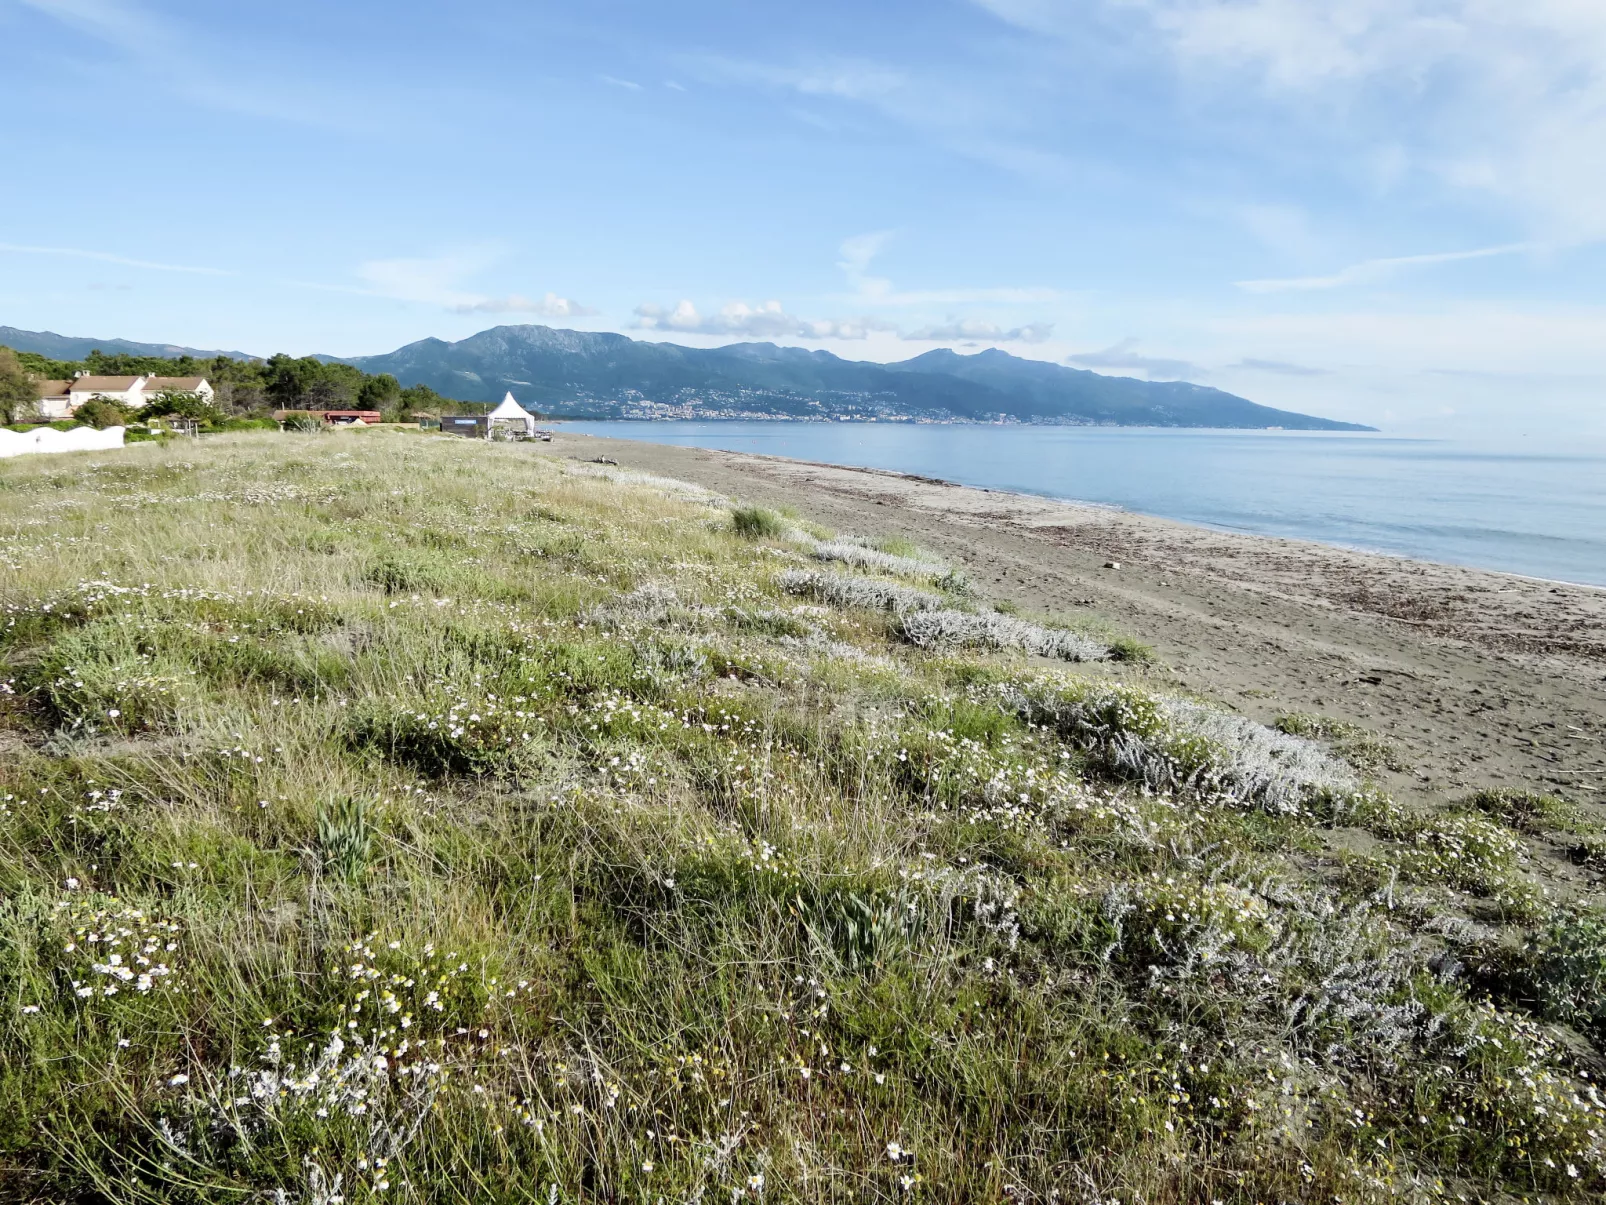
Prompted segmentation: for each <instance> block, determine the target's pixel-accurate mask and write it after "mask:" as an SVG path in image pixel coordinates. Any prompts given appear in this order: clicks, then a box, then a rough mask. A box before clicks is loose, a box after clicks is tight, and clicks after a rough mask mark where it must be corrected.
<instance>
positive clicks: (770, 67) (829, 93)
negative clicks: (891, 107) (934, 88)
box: [690, 55, 908, 101]
mask: <svg viewBox="0 0 1606 1205" xmlns="http://www.w3.org/2000/svg"><path fill="white" fill-rule="evenodd" d="M690 66H692V67H693V68H694V69H695V70H697V71H698V73H699V74H701V75H703V76H705V77H707V78H711V79H714V80H720V81H724V82H728V83H737V84H752V85H758V86H761V87H767V88H775V89H783V90H787V91H792V92H800V93H802V94H803V95H804V96H817V97H835V98H837V99H839V100H852V101H873V100H881V99H883V98H885V97H887V96H889V95H891V94H892V93H894V92H897V91H898V90H899V89H901V88H903V87H905V86H906V85H907V83H908V76H907V75H906V73H905V72H903V71H901V70H899V69H898V68H896V67H890V66H887V65H886V64H884V63H878V62H874V61H872V60H869V59H854V58H834V59H824V60H820V61H818V62H814V63H810V64H806V65H801V66H786V65H782V64H776V63H760V62H751V61H748V60H743V59H732V58H725V57H723V56H719V55H707V56H704V57H702V58H700V59H697V60H695V61H694V62H692V63H691V64H690Z"/></svg>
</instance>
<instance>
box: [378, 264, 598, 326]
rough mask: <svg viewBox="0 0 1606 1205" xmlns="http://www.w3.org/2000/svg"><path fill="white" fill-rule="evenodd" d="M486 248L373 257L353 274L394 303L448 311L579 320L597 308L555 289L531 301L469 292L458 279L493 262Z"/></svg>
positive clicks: (516, 296)
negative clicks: (409, 303)
mask: <svg viewBox="0 0 1606 1205" xmlns="http://www.w3.org/2000/svg"><path fill="white" fill-rule="evenodd" d="M496 259H497V255H496V253H495V252H494V251H491V250H488V249H486V248H470V249H466V250H459V251H452V252H447V253H446V254H444V255H435V256H423V257H417V258H403V259H374V260H369V261H368V262H367V263H364V264H362V265H360V266H359V267H358V269H357V275H358V276H359V277H361V278H362V279H363V280H364V281H366V282H367V283H368V285H369V288H370V290H371V291H372V292H374V293H376V294H378V295H379V296H381V297H392V298H395V299H396V300H398V301H417V302H422V303H425V304H428V305H438V306H440V307H441V308H442V309H445V310H448V311H450V312H451V313H454V314H538V315H540V316H541V317H544V318H584V317H590V316H591V315H594V314H595V313H596V312H597V311H596V310H594V309H591V308H590V307H589V306H584V305H581V304H580V303H579V302H577V301H573V300H571V299H569V298H567V297H560V296H558V295H557V294H556V293H548V294H547V295H546V296H545V297H541V298H536V299H531V298H529V297H524V296H521V295H520V294H517V293H513V294H510V295H507V296H503V297H492V296H489V295H487V294H484V293H475V292H470V291H469V290H467V289H465V288H464V287H463V281H464V280H465V279H467V278H469V277H472V276H474V275H475V274H476V273H479V272H482V271H484V270H485V269H486V268H488V267H490V266H491V265H492V264H493V263H495V262H496Z"/></svg>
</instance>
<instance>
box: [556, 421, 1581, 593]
mask: <svg viewBox="0 0 1606 1205" xmlns="http://www.w3.org/2000/svg"><path fill="white" fill-rule="evenodd" d="M549 421H551V422H553V423H558V422H561V423H562V426H563V428H564V429H566V430H571V431H576V432H579V433H582V434H591V435H601V436H609V437H613V438H621V439H634V440H640V441H644V442H649V443H663V444H674V445H679V446H687V447H703V448H709V449H718V450H724V451H732V452H747V453H752V454H757V455H769V456H781V457H786V458H789V459H795V460H808V461H818V462H820V463H825V464H833V465H843V466H848V467H862V468H872V469H880V470H886V471H891V472H903V473H912V474H915V475H918V476H925V477H936V478H940V479H942V480H945V481H952V482H954V483H955V484H958V485H965V486H971V487H975V488H981V489H990V490H999V491H1004V492H1012V493H1021V494H1030V495H1035V496H1038V497H1046V498H1052V499H1055V500H1058V501H1063V502H1067V503H1074V504H1081V505H1091V506H1100V507H1108V508H1111V509H1115V510H1121V511H1128V512H1132V513H1136V514H1145V515H1151V516H1154V517H1156V518H1163V519H1169V520H1173V521H1177V522H1183V523H1191V524H1195V525H1198V526H1201V527H1205V528H1210V529H1213V530H1218V531H1224V532H1235V533H1239V534H1251V535H1264V536H1273V537H1282V538H1288V539H1295V540H1307V541H1311V542H1315V543H1320V544H1327V545H1331V546H1336V547H1341V548H1348V549H1352V550H1356V551H1362V552H1370V553H1377V554H1381V555H1386V556H1397V557H1404V558H1408V559H1413V560H1424V561H1434V562H1439V563H1444V564H1453V565H1463V566H1468V567H1473V568H1479V569H1488V570H1493V571H1497V572H1503V573H1509V574H1513V575H1516V576H1519V577H1525V578H1532V579H1537V580H1543V581H1550V582H1558V583H1567V584H1572V585H1581V586H1589V587H1594V588H1606V538H1603V537H1602V535H1601V533H1602V532H1606V441H1597V440H1588V439H1586V440H1585V441H1584V442H1583V443H1582V444H1581V445H1575V446H1572V447H1564V446H1561V445H1560V442H1559V441H1560V439H1561V437H1560V436H1549V437H1547V436H1546V435H1539V436H1529V435H1519V434H1510V433H1506V434H1485V435H1481V436H1480V435H1473V436H1463V437H1442V436H1432V435H1423V434H1399V433H1392V432H1386V431H1377V432H1371V431H1365V432H1362V431H1289V430H1275V429H1262V430H1233V429H1220V428H1178V427H1105V426H1097V427H1095V426H1082V425H1072V424H1063V425H1049V424H1020V423H908V422H874V423H872V422H862V421H861V422H845V423H836V422H797V421H793V420H784V419H779V420H743V419H723V420H685V419H675V420H640V419H615V420H582V419H576V420H570V419H552V420H549ZM961 432H963V433H964V434H963V436H961V435H960V433H961ZM1519 440H1520V441H1521V443H1520V445H1518V446H1516V447H1513V446H1512V444H1513V441H1519Z"/></svg>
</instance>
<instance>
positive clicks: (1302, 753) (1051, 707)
mask: <svg viewBox="0 0 1606 1205" xmlns="http://www.w3.org/2000/svg"><path fill="white" fill-rule="evenodd" d="M1003 693H1004V702H1005V705H1006V706H1008V707H1009V708H1010V709H1011V710H1013V711H1014V712H1015V713H1016V714H1018V715H1019V716H1020V717H1021V718H1022V719H1024V720H1026V721H1027V722H1028V723H1033V724H1039V725H1043V726H1046V727H1049V728H1052V729H1053V730H1055V731H1056V732H1058V733H1059V734H1060V736H1061V737H1062V738H1063V739H1065V740H1067V741H1069V742H1070V743H1072V744H1074V745H1076V746H1078V747H1080V748H1082V749H1083V750H1085V751H1086V752H1087V753H1089V754H1090V755H1092V757H1093V758H1094V760H1095V761H1096V762H1098V763H1099V764H1101V765H1102V766H1103V767H1104V768H1105V770H1106V771H1108V772H1110V773H1113V774H1116V775H1118V776H1120V777H1122V778H1129V779H1134V780H1136V781H1138V782H1141V783H1143V784H1145V785H1146V786H1148V787H1149V788H1150V789H1152V790H1155V791H1194V792H1199V793H1203V794H1209V795H1215V796H1218V797H1224V798H1227V799H1231V800H1235V801H1237V802H1239V803H1242V804H1245V805H1249V806H1255V807H1260V808H1263V809H1264V810H1266V811H1268V812H1272V813H1282V814H1293V813H1298V812H1300V811H1303V810H1304V809H1305V807H1306V805H1307V804H1309V803H1310V802H1311V801H1312V800H1314V799H1315V798H1317V797H1319V796H1322V795H1328V794H1332V793H1338V792H1346V791H1353V790H1354V789H1355V788H1356V785H1357V784H1356V780H1355V777H1354V775H1353V774H1352V773H1351V772H1350V770H1349V768H1348V767H1347V766H1345V765H1343V763H1341V762H1339V761H1337V760H1336V759H1334V758H1332V757H1330V756H1328V755H1327V754H1326V753H1325V752H1324V751H1323V750H1322V749H1321V748H1320V747H1319V746H1318V745H1316V744H1314V743H1313V742H1311V741H1307V740H1304V739H1302V738H1300V737H1294V736H1289V735H1287V734H1286V733H1282V732H1277V731H1275V730H1273V729H1271V728H1267V727H1265V726H1264V725H1261V724H1256V723H1255V722H1254V721H1252V720H1248V719H1245V718H1244V717H1243V716H1239V715H1234V714H1233V713H1231V712H1228V711H1222V710H1220V709H1218V708H1214V707H1208V706H1206V705H1204V704H1202V703H1195V702H1192V701H1189V700H1186V699H1173V698H1166V697H1164V696H1160V695H1153V694H1150V693H1148V692H1147V691H1143V690H1139V689H1137V688H1135V687H1130V686H1122V685H1111V684H1105V683H1093V682H1082V683H1063V684H1060V685H1057V686H1043V685H1038V686H1020V685H1012V686H1007V687H1005V688H1004V691H1003Z"/></svg>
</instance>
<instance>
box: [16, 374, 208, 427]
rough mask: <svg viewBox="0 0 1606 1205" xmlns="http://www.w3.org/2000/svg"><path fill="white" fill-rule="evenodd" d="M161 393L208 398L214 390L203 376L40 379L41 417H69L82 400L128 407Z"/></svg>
mask: <svg viewBox="0 0 1606 1205" xmlns="http://www.w3.org/2000/svg"><path fill="white" fill-rule="evenodd" d="M164 393H183V394H193V395H194V396H195V397H198V398H200V399H201V400H202V401H203V402H210V401H211V400H212V399H213V397H214V396H215V395H216V391H215V390H214V389H213V388H212V386H211V384H210V383H209V382H208V381H207V379H206V378H205V377H155V376H147V377H95V376H80V377H74V378H73V379H72V380H70V381H40V382H39V414H40V417H42V418H47V419H51V418H71V417H72V416H73V415H74V414H75V413H77V411H78V407H80V406H82V405H83V404H84V403H85V402H88V401H92V400H94V399H96V398H100V399H102V400H104V401H108V402H116V403H117V404H118V405H119V406H126V407H128V408H129V409H130V410H138V409H139V408H140V407H142V406H146V405H149V404H150V403H151V402H153V401H155V400H156V399H157V398H158V397H160V396H161V395H162V394H164Z"/></svg>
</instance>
